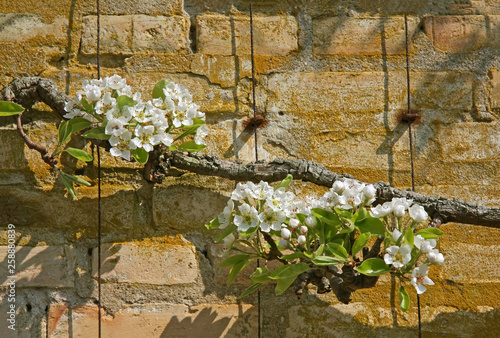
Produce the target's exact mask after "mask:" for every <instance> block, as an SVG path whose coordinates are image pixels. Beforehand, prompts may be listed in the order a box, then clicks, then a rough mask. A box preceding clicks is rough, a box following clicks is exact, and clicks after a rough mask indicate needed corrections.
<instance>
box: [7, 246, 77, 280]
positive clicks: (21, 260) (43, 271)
mask: <svg viewBox="0 0 500 338" xmlns="http://www.w3.org/2000/svg"><path fill="white" fill-rule="evenodd" d="M15 255H16V258H15V259H16V266H15V269H14V270H15V274H14V275H15V276H16V278H15V281H16V286H17V287H48V288H64V287H72V286H73V283H74V271H75V252H74V248H72V247H70V246H37V247H29V246H18V247H17V248H16V254H15ZM7 258H8V247H7V246H1V247H0V261H2V262H5V264H2V265H1V266H0V276H2V278H1V284H0V285H2V286H5V285H7V284H6V283H7V281H8V280H9V279H8V278H6V277H7V276H11V275H12V274H11V273H10V271H9V270H8V266H7V264H6V262H7Z"/></svg>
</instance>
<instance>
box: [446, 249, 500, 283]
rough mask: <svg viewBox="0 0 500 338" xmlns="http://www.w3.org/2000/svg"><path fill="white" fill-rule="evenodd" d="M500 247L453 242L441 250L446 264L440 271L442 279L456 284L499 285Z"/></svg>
mask: <svg viewBox="0 0 500 338" xmlns="http://www.w3.org/2000/svg"><path fill="white" fill-rule="evenodd" d="M499 250H500V245H479V244H466V243H460V242H453V244H451V245H448V246H446V247H443V248H441V250H440V251H441V252H442V253H443V255H444V256H445V262H444V263H443V265H442V266H441V268H440V270H439V275H440V277H441V278H442V279H445V280H450V281H452V282H455V283H463V284H469V283H498V281H499V280H500V266H499V265H498V264H497V263H496V262H498V257H499V255H498V252H499Z"/></svg>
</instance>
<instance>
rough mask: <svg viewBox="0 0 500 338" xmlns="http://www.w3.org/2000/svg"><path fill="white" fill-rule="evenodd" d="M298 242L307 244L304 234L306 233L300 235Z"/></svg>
mask: <svg viewBox="0 0 500 338" xmlns="http://www.w3.org/2000/svg"><path fill="white" fill-rule="evenodd" d="M297 243H299V245H304V244H306V236H304V235H300V236H299V237H298V238H297Z"/></svg>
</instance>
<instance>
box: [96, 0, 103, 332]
mask: <svg viewBox="0 0 500 338" xmlns="http://www.w3.org/2000/svg"><path fill="white" fill-rule="evenodd" d="M100 37H101V11H100V6H99V0H97V48H96V52H97V60H96V62H97V79H100V78H101V64H100V47H101V44H100ZM97 214H98V216H97V294H98V295H97V310H98V320H99V323H98V332H99V338H101V335H102V313H101V312H102V304H101V295H102V293H101V235H102V224H101V214H102V212H101V152H100V150H99V146H97Z"/></svg>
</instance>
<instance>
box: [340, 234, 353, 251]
mask: <svg viewBox="0 0 500 338" xmlns="http://www.w3.org/2000/svg"><path fill="white" fill-rule="evenodd" d="M342 246H343V247H344V249H345V251H347V252H351V234H345V235H344V240H343V242H342Z"/></svg>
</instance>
